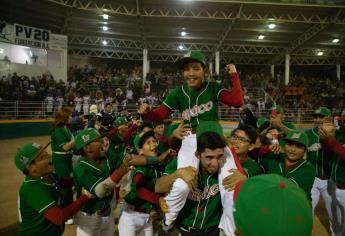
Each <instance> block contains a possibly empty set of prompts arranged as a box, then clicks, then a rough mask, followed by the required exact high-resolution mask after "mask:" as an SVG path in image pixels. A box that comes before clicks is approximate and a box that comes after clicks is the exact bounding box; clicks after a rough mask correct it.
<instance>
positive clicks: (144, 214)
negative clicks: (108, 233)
mask: <svg viewBox="0 0 345 236" xmlns="http://www.w3.org/2000/svg"><path fill="white" fill-rule="evenodd" d="M134 141H135V143H134V146H135V147H136V149H137V151H138V154H139V155H143V156H145V157H147V158H149V157H156V156H157V154H158V142H157V140H156V139H155V135H154V132H153V131H148V132H146V133H141V134H140V135H139V136H138V137H137V138H136V139H135V140H134ZM161 175H162V167H160V166H159V165H150V164H148V165H146V166H140V167H139V166H137V167H135V169H134V170H133V172H132V177H131V186H130V191H129V193H127V194H126V196H125V198H124V199H125V201H126V203H124V209H123V212H122V214H121V217H120V220H119V234H120V236H136V235H145V236H150V235H153V226H152V218H151V215H150V212H151V210H153V209H154V208H155V207H158V206H159V201H161V200H162V199H163V198H162V197H161V196H160V195H158V194H156V193H155V192H154V183H155V181H156V179H158V178H159V177H160V176H161Z"/></svg>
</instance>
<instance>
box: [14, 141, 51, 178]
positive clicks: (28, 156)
mask: <svg viewBox="0 0 345 236" xmlns="http://www.w3.org/2000/svg"><path fill="white" fill-rule="evenodd" d="M49 144H50V142H49V143H48V144H47V145H45V146H41V145H40V144H38V143H27V144H24V145H23V146H21V147H20V148H18V150H17V152H16V155H15V156H14V163H15V165H16V167H17V168H18V169H19V170H21V171H23V170H25V169H26V167H27V166H28V165H30V164H31V163H32V161H33V160H35V158H36V157H38V156H39V154H40V153H42V152H43V151H44V150H45V149H46V148H47V147H48V146H49Z"/></svg>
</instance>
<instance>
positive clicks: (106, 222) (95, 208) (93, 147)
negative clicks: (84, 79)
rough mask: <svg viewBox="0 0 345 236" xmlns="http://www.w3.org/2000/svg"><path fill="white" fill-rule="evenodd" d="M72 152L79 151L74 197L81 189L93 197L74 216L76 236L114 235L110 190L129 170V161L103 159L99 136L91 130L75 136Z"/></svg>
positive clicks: (111, 192)
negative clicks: (80, 153)
mask: <svg viewBox="0 0 345 236" xmlns="http://www.w3.org/2000/svg"><path fill="white" fill-rule="evenodd" d="M75 142H76V146H75V148H76V150H82V158H81V159H80V160H79V162H78V163H77V164H76V166H75V168H74V179H75V186H76V188H77V192H78V194H80V189H82V188H85V189H86V190H88V191H89V192H91V193H92V194H94V195H95V198H94V199H92V200H91V201H90V202H88V203H87V204H86V205H85V206H84V207H83V208H82V209H81V210H80V211H79V212H78V213H77V214H76V216H75V218H74V220H75V223H76V225H77V235H78V236H81V235H83V236H84V235H102V236H107V235H109V236H113V235H114V219H113V214H112V211H113V209H112V205H111V204H112V201H114V194H113V193H114V188H115V186H116V183H118V182H119V181H120V180H121V178H122V176H124V175H125V174H126V173H127V172H128V170H129V164H128V162H129V161H130V158H128V159H125V160H123V158H122V156H121V155H109V156H107V157H105V156H104V147H103V143H102V137H101V135H100V134H99V133H98V131H97V130H95V129H92V128H90V129H86V130H83V131H81V132H79V133H78V135H77V136H76V139H75Z"/></svg>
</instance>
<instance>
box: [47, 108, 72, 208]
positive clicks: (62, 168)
mask: <svg viewBox="0 0 345 236" xmlns="http://www.w3.org/2000/svg"><path fill="white" fill-rule="evenodd" d="M71 120H72V111H71V110H70V109H69V108H66V107H63V108H61V109H60V110H59V111H58V112H57V113H56V116H55V120H54V122H53V130H52V132H51V147H52V160H53V165H54V170H55V173H56V174H57V176H59V178H60V179H62V180H64V181H66V182H73V179H72V178H71V173H72V155H73V148H74V145H75V143H74V138H73V136H72V134H71V132H70V131H69V129H68V128H67V126H68V125H69V124H70V123H71ZM67 186H68V187H67ZM67 186H66V188H64V189H62V192H63V203H64V204H65V205H67V204H69V203H71V202H72V201H73V194H72V188H71V187H70V186H72V185H67Z"/></svg>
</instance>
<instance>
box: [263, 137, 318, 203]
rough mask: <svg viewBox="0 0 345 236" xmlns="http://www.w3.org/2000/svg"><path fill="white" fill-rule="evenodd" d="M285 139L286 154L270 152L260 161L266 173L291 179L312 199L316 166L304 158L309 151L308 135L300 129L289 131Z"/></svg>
mask: <svg viewBox="0 0 345 236" xmlns="http://www.w3.org/2000/svg"><path fill="white" fill-rule="evenodd" d="M284 140H285V146H284V154H274V153H272V152H270V153H267V154H264V155H262V156H260V157H259V160H258V162H259V164H260V165H261V167H262V168H263V170H264V172H265V173H267V174H278V175H281V176H283V177H285V178H287V179H290V180H291V181H292V182H294V183H295V184H296V185H298V186H299V187H301V188H302V189H303V190H304V191H305V193H306V196H307V198H308V199H309V200H311V188H312V186H313V183H314V180H315V168H314V167H313V166H312V164H311V163H309V162H308V161H307V160H305V159H304V158H303V157H304V156H305V154H306V152H307V147H308V137H307V135H306V134H304V133H302V132H300V131H289V132H288V133H287V134H286V137H285V139H284Z"/></svg>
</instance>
